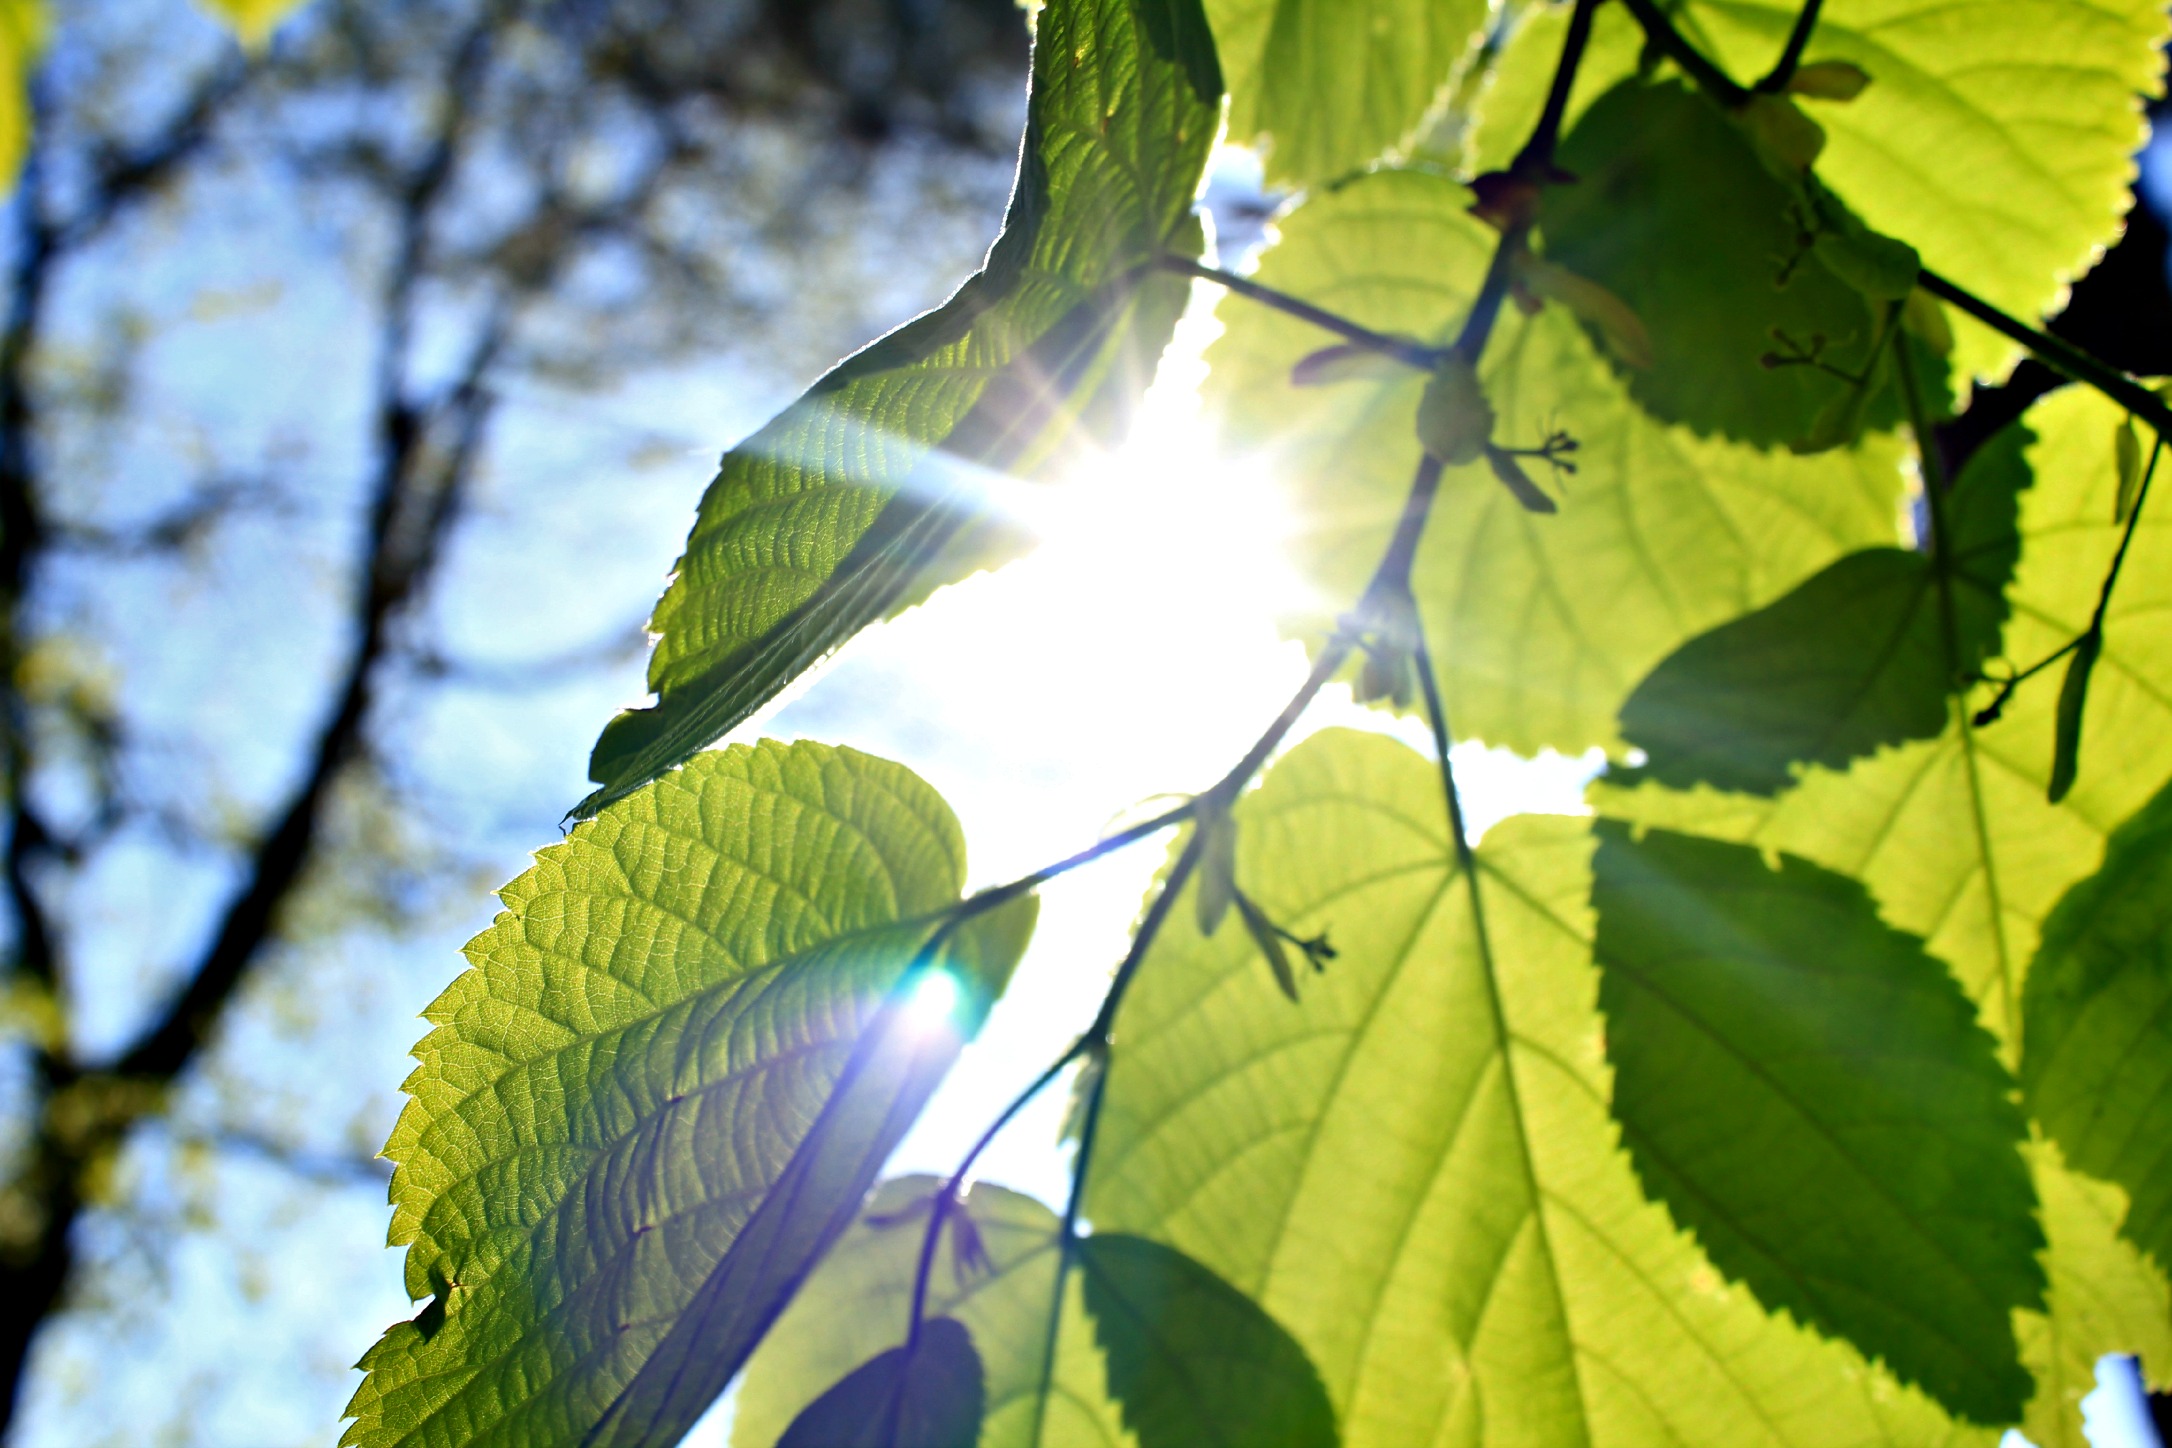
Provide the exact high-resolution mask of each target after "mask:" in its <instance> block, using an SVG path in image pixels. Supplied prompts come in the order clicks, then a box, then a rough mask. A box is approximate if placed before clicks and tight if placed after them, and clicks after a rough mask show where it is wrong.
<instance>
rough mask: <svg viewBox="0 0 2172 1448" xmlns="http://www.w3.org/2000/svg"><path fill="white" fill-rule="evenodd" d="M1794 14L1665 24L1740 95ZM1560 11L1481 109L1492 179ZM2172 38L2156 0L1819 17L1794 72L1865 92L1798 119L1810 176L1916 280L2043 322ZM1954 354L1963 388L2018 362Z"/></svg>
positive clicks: (2092, 243)
mask: <svg viewBox="0 0 2172 1448" xmlns="http://www.w3.org/2000/svg"><path fill="white" fill-rule="evenodd" d="M1608 8H1614V7H1608ZM1801 8H1802V7H1801V5H1800V4H1799V3H1798V0H1687V3H1685V4H1683V5H1681V6H1679V7H1677V8H1676V9H1675V10H1674V11H1673V13H1674V14H1675V15H1676V17H1677V19H1678V21H1679V23H1680V24H1681V25H1682V27H1683V28H1684V30H1685V32H1686V33H1687V35H1688V36H1689V38H1690V39H1691V40H1692V41H1693V42H1695V43H1697V44H1698V45H1700V46H1701V47H1702V48H1704V49H1705V51H1706V53H1707V54H1709V55H1711V56H1712V57H1714V58H1715V59H1716V60H1717V61H1718V62H1719V63H1720V64H1721V65H1722V66H1723V67H1724V68H1725V69H1726V70H1727V71H1728V73H1729V74H1731V75H1732V76H1733V77H1734V78H1735V79H1736V80H1737V81H1739V82H1741V83H1743V84H1745V85H1746V84H1748V83H1750V82H1752V81H1754V80H1756V79H1757V78H1758V77H1759V76H1761V75H1763V74H1764V72H1765V71H1766V69H1767V68H1769V67H1770V66H1771V65H1772V63H1773V61H1774V60H1776V59H1777V58H1778V56H1779V54H1780V51H1781V49H1782V48H1783V46H1784V45H1785V43H1786V41H1787V36H1788V32H1789V30H1790V29H1791V28H1792V27H1793V25H1794V23H1795V18H1796V16H1797V15H1798V14H1799V13H1800V12H1801ZM1566 9H1567V7H1566V6H1558V7H1552V8H1551V9H1550V10H1549V11H1547V12H1542V15H1541V18H1540V19H1539V20H1537V21H1535V22H1533V23H1529V24H1526V25H1525V26H1524V27H1523V28H1522V30H1521V32H1520V33H1519V34H1518V36H1517V37H1516V38H1515V39H1514V40H1513V41H1512V42H1511V43H1510V46H1509V51H1508V53H1507V54H1505V55H1504V56H1503V58H1502V62H1501V70H1502V80H1503V82H1504V83H1503V84H1500V85H1496V86H1495V87H1493V88H1492V89H1491V90H1490V91H1488V92H1487V93H1486V96H1485V98H1484V99H1483V100H1482V102H1481V105H1482V107H1483V108H1484V112H1483V115H1482V118H1481V123H1480V127H1479V137H1480V142H1481V149H1482V151H1483V152H1484V153H1485V154H1484V155H1483V156H1482V160H1483V161H1484V162H1485V163H1487V164H1498V161H1497V160H1495V159H1494V158H1495V157H1497V156H1498V155H1500V154H1502V152H1503V150H1504V149H1505V148H1507V147H1509V146H1512V145H1513V144H1514V143H1515V142H1516V141H1518V140H1520V139H1521V137H1522V135H1523V134H1524V133H1525V132H1527V131H1528V130H1529V128H1530V126H1531V122H1532V120H1533V119H1534V118H1535V117H1536V116H1537V114H1538V108H1539V105H1540V103H1541V101H1542V100H1543V97H1544V90H1543V85H1544V80H1545V77H1546V76H1547V75H1549V74H1550V73H1551V66H1552V58H1553V56H1554V54H1555V53H1557V52H1558V50H1559V47H1560V40H1559V36H1560V31H1561V19H1560V15H1561V13H1562V12H1565V11H1566ZM1605 13H1606V12H1605V10H1602V11H1601V16H1602V19H1603V18H1604V16H1605ZM1634 30H1635V25H1634V23H1633V22H1631V21H1629V18H1628V17H1627V16H1626V15H1621V16H1618V17H1617V18H1616V20H1615V22H1614V28H1613V29H1612V30H1611V31H1602V33H1603V34H1606V35H1607V36H1608V38H1609V42H1610V43H1609V44H1608V45H1606V46H1605V47H1598V46H1595V47H1594V48H1593V51H1592V54H1591V60H1590V63H1589V64H1587V66H1586V71H1587V72H1588V74H1585V75H1581V76H1579V78H1578V86H1577V91H1576V95H1575V97H1574V98H1573V101H1572V104H1571V108H1570V114H1571V117H1572V118H1573V117H1574V116H1575V115H1576V114H1577V113H1578V112H1579V111H1580V110H1581V109H1582V107H1583V106H1584V105H1587V104H1589V103H1590V100H1591V98H1593V97H1595V96H1597V95H1598V94H1599V93H1600V92H1601V91H1602V90H1604V89H1605V87H1606V86H1607V85H1609V84H1611V83H1612V82H1614V81H1616V80H1619V79H1620V78H1621V77H1623V76H1625V75H1627V74H1629V73H1630V72H1631V71H1633V70H1634V69H1635V67H1636V64H1637V60H1638V46H1637V43H1636V40H1635V39H1634V37H1633V35H1632V34H1631V32H1634ZM2166 30H2167V21H2166V16H2165V12H2164V9H2163V7H2162V6H2159V5H2157V4H2155V3H2153V0H1973V3H1970V4H1968V5H1966V6H1954V5H1950V4H1947V3H1945V0H1830V3H1827V4H1825V5H1823V6H1822V7H1821V8H1820V10H1819V13H1818V25H1817V29H1816V31H1815V32H1814V33H1813V35H1812V37H1811V40H1810V45H1809V49H1808V52H1807V54H1806V56H1805V59H1806V60H1807V61H1809V62H1810V63H1811V64H1823V63H1829V62H1846V63H1848V64H1851V65H1853V66H1855V67H1857V68H1858V69H1860V70H1861V71H1862V72H1863V74H1865V75H1866V76H1868V77H1869V78H1870V83H1869V85H1868V86H1867V87H1866V88H1865V89H1864V90H1863V91H1862V93H1861V94H1860V95H1858V96H1857V97H1856V98H1855V99H1853V100H1850V101H1847V102H1845V103H1832V102H1820V101H1817V100H1806V101H1805V104H1804V109H1805V111H1806V112H1808V113H1809V115H1810V116H1811V117H1812V118H1813V119H1815V120H1816V122H1817V123H1818V125H1819V126H1820V127H1821V128H1822V129H1823V130H1824V132H1825V136H1826V142H1825V146H1824V148H1823V150H1822V151H1821V152H1820V154H1819V156H1818V162H1817V172H1818V175H1819V177H1820V178H1821V179H1822V180H1823V181H1824V182H1825V183H1826V184H1827V185H1829V186H1830V187H1832V189H1833V190H1834V191H1836V192H1838V193H1839V195H1840V197H1841V198H1842V199H1844V200H1845V201H1846V202H1847V203H1848V204H1849V205H1850V206H1852V207H1853V208H1854V209H1855V210H1856V211H1857V212H1858V213H1860V214H1861V216H1862V218H1863V220H1864V221H1866V222H1868V223H1869V224H1870V225H1871V226H1872V227H1875V228H1876V229H1877V230H1878V231H1880V232H1883V233H1886V234H1888V235H1891V236H1895V237H1899V238H1902V239H1903V240H1905V241H1907V242H1909V243H1910V244H1912V245H1913V246H1914V247H1915V248H1916V250H1917V251H1918V252H1920V253H1921V254H1922V257H1923V262H1924V265H1926V266H1928V267H1930V268H1932V269H1933V270H1935V271H1939V272H1942V273H1944V274H1946V275H1947V276H1949V277H1951V278H1953V279H1954V280H1955V281H1957V282H1959V283H1960V284H1961V285H1963V286H1965V287H1967V288H1969V289H1970V290H1971V291H1974V292H1976V293H1978V294H1979V295H1981V296H1983V297H1985V298H1986V299H1988V300H1989V301H1991V302H1992V303H1993V304H1994V305H1997V306H1999V307H2002V308H2004V309H2005V310H2007V311H2009V312H2012V313H2015V314H2017V315H2020V316H2023V317H2029V318H2034V317H2037V316H2041V315H2043V314H2045V313H2047V312H2049V311H2054V310H2056V309H2057V305H2058V302H2059V300H2060V298H2061V297H2062V295H2063V286H2064V284H2065V283H2066V282H2068V281H2071V280H2072V279H2073V278H2075V277H2076V276H2078V275H2080V274H2081V273H2082V272H2083V271H2085V270H2086V269H2087V268H2088V267H2089V265H2090V264H2091V263H2092V262H2093V261H2094V259H2095V255H2096V249H2097V248H2098V247H2100V246H2102V245H2104V244H2105V243H2106V242H2108V241H2109V240H2111V238H2112V237H2113V236H2115V235H2116V234H2117V232H2118V229H2119V218H2120V217H2121V216H2122V215H2124V214H2125V212H2126V209H2127V207H2128V205H2129V204H2130V194H2129V192H2128V189H2127V188H2128V182H2129V181H2130V180H2131V178H2132V177H2133V175H2134V163H2133V159H2132V158H2133V156H2134V153H2135V151H2136V150H2137V149H2138V148H2139V147H2140V146H2141V143H2142V141H2143V139H2144V137H2145V135H2146V128H2145V125H2144V123H2143V119H2142V114H2141V103H2140V97H2141V96H2142V95H2144V94H2151V95H2154V94H2156V93H2157V91H2158V90H2159V88H2160V77H2161V75H2162V67H2163V61H2162V59H2161V58H2160V55H2159V51H2158V47H2159V44H2160V43H2161V42H2162V41H2163V39H2164V38H2165V35H2166ZM1960 340H1961V348H1960V351H1959V353H1958V356H1957V360H1958V362H1959V363H1960V365H1961V367H1962V369H1963V370H1964V371H1965V372H1981V371H1985V370H1990V369H1994V368H1999V367H2003V366H2004V365H2005V364H2006V363H2008V362H2010V361H2011V360H2012V359H2013V358H2014V357H2015V356H2016V355H2018V354H2017V353H2016V351H2015V349H2014V347H2013V345H2012V344H2011V343H2010V342H2007V341H2006V340H2005V339H2003V338H2000V337H1996V336H1994V335H1992V334H1991V333H1989V332H1987V331H1985V330H1983V329H1981V328H1977V327H1973V326H1972V327H1970V328H1968V329H1967V330H1966V332H1964V333H1963V335H1962V337H1961V339H1960Z"/></svg>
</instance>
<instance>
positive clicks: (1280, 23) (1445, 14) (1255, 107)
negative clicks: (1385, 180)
mask: <svg viewBox="0 0 2172 1448" xmlns="http://www.w3.org/2000/svg"><path fill="white" fill-rule="evenodd" d="M1207 15H1208V18H1209V19H1211V20H1212V21H1213V22H1214V35H1215V39H1216V40H1217V41H1218V42H1219V44H1220V46H1221V53H1222V64H1223V68H1224V69H1225V71H1226V72H1227V74H1228V76H1229V135H1230V139H1231V140H1234V141H1241V142H1250V143H1255V144H1259V145H1261V146H1262V147H1263V148H1264V150H1265V153H1266V166H1267V180H1268V181H1269V183H1270V184H1273V185H1278V186H1284V185H1286V186H1293V187H1294V186H1308V185H1313V184H1316V183H1318V182H1322V181H1330V180H1334V179H1336V178H1338V177H1341V176H1344V175H1347V174H1349V173H1352V172H1356V171H1361V170H1363V169H1364V168H1365V167H1366V166H1367V165H1369V164H1370V163H1371V162H1373V161H1374V160H1376V159H1378V158H1379V157H1380V156H1381V155H1382V154H1383V153H1385V152H1388V151H1391V150H1394V149H1396V148H1398V147H1400V146H1401V145H1403V144H1404V143H1405V142H1407V141H1408V140H1409V139H1410V138H1411V136H1412V134H1413V133H1414V132H1415V131H1416V130H1417V129H1418V128H1419V125H1420V123H1421V122H1422V121H1424V120H1425V119H1426V114H1427V112H1428V111H1429V110H1431V109H1432V108H1433V106H1434V104H1435V102H1436V100H1437V99H1438V98H1439V96H1440V93H1441V91H1442V90H1443V88H1444V87H1445V86H1446V85H1447V84H1448V81H1449V79H1450V78H1451V76H1452V75H1453V74H1454V73H1455V71H1456V69H1457V67H1458V66H1459V65H1460V64H1461V63H1462V62H1463V61H1464V60H1465V58H1466V57H1468V56H1469V55H1470V54H1471V53H1472V50H1473V47H1474V46H1475V44H1476V42H1477V41H1478V40H1479V38H1480V37H1481V36H1482V35H1483V34H1484V31H1485V25H1486V20H1487V6H1486V5H1485V4H1484V3H1483V0H1207Z"/></svg>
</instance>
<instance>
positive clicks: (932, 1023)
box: [904, 970, 961, 1033]
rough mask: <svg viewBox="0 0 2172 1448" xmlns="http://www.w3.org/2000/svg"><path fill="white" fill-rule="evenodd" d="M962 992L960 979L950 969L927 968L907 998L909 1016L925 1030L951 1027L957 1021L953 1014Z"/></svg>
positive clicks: (919, 1029)
mask: <svg viewBox="0 0 2172 1448" xmlns="http://www.w3.org/2000/svg"><path fill="white" fill-rule="evenodd" d="M960 994H961V992H960V991H959V989H958V978H957V977H956V976H954V975H952V974H951V973H950V972H949V971H947V970H929V971H924V972H922V973H921V976H920V979H918V980H917V981H914V982H913V987H912V993H911V994H910V995H908V996H907V997H906V998H905V1009H904V1014H905V1019H906V1021H907V1022H908V1023H910V1024H911V1026H912V1028H913V1029H914V1030H915V1031H918V1032H922V1033H927V1032H932V1031H936V1030H943V1029H948V1028H949V1027H951V1026H953V1025H954V1024H956V1022H955V1021H954V1020H953V1017H954V1016H955V1015H956V1013H957V1009H958V997H959V995H960Z"/></svg>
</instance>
